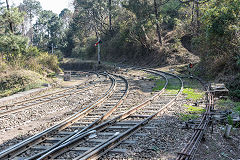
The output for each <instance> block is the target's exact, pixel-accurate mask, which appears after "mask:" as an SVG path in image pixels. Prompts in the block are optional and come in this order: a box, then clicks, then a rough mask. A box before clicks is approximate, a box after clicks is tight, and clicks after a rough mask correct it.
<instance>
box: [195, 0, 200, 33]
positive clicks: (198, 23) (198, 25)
mask: <svg viewBox="0 0 240 160" xmlns="http://www.w3.org/2000/svg"><path fill="white" fill-rule="evenodd" d="M196 12H197V33H199V28H200V22H199V0H197V11H196Z"/></svg>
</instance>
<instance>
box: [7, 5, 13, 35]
mask: <svg viewBox="0 0 240 160" xmlns="http://www.w3.org/2000/svg"><path fill="white" fill-rule="evenodd" d="M6 4H7V10H8V11H10V8H9V4H8V0H6ZM9 27H10V31H11V32H12V33H13V24H12V22H11V20H9Z"/></svg>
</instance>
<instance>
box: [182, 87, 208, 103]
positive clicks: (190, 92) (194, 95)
mask: <svg viewBox="0 0 240 160" xmlns="http://www.w3.org/2000/svg"><path fill="white" fill-rule="evenodd" d="M183 94H185V95H187V97H186V98H187V99H191V100H194V101H197V100H200V99H202V98H203V96H204V93H201V92H196V91H195V90H194V89H192V88H185V89H184V90H183Z"/></svg>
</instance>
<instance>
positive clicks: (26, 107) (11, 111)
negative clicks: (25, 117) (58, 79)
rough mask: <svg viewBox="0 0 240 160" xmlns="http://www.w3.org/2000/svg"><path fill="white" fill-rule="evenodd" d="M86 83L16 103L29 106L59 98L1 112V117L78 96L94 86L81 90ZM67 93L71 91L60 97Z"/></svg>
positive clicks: (90, 84)
mask: <svg viewBox="0 0 240 160" xmlns="http://www.w3.org/2000/svg"><path fill="white" fill-rule="evenodd" d="M96 79H97V78H96ZM93 81H94V80H93ZM93 81H90V82H93ZM86 83H87V82H84V83H81V84H79V85H77V86H74V87H71V88H68V89H64V90H62V91H58V92H54V93H51V94H48V95H44V96H40V97H36V98H33V99H29V100H26V101H22V102H17V103H14V104H13V105H14V106H16V105H20V104H24V103H26V104H27V103H29V102H34V101H37V100H41V99H43V98H47V97H51V96H53V95H56V96H57V97H51V98H49V99H48V100H43V101H40V102H36V103H34V104H30V105H27V106H25V105H23V106H21V107H19V108H13V109H11V110H7V111H3V112H1V110H0V117H3V116H5V115H8V114H11V113H16V112H19V111H22V110H25V109H28V108H31V107H33V106H36V105H41V104H44V103H47V102H51V101H53V100H57V99H60V98H63V97H67V96H70V95H73V94H78V93H79V92H82V91H83V90H86V89H88V88H90V87H92V86H93V84H92V83H89V84H88V85H87V86H83V88H79V87H80V86H81V85H86ZM74 89H76V90H77V91H75V92H74ZM67 91H70V92H69V93H65V94H63V95H60V96H58V95H59V93H62V92H67ZM5 107H6V106H5Z"/></svg>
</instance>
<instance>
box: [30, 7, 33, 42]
mask: <svg viewBox="0 0 240 160" xmlns="http://www.w3.org/2000/svg"><path fill="white" fill-rule="evenodd" d="M30 41H31V44H32V42H33V28H32V12H31V11H30Z"/></svg>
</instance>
